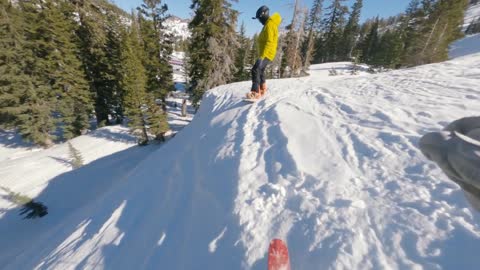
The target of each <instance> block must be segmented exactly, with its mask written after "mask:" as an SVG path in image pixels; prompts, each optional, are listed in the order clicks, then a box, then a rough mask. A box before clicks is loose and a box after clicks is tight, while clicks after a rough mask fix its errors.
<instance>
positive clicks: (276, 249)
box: [268, 239, 290, 270]
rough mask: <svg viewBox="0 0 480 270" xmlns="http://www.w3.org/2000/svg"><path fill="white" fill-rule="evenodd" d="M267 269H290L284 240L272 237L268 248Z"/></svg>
mask: <svg viewBox="0 0 480 270" xmlns="http://www.w3.org/2000/svg"><path fill="white" fill-rule="evenodd" d="M268 270H290V258H289V257H288V248H287V245H286V244H285V242H283V241H282V240H280V239H273V240H272V241H271V242H270V246H269V248H268Z"/></svg>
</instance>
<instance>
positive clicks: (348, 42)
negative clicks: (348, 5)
mask: <svg viewBox="0 0 480 270" xmlns="http://www.w3.org/2000/svg"><path fill="white" fill-rule="evenodd" d="M362 7H363V0H357V1H356V2H355V4H353V6H352V12H351V13H350V17H349V19H348V22H347V25H346V26H345V30H344V31H343V36H342V39H341V42H340V48H341V51H340V55H341V57H342V59H343V60H350V59H351V57H352V52H353V49H354V47H355V44H356V42H357V40H358V35H359V31H360V25H359V21H360V13H361V11H362Z"/></svg>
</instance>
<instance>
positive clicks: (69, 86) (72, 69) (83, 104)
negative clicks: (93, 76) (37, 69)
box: [44, 2, 93, 139]
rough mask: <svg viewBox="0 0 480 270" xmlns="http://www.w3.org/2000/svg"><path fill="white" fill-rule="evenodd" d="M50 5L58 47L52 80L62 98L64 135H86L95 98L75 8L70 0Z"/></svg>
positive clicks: (53, 30) (49, 10)
mask: <svg viewBox="0 0 480 270" xmlns="http://www.w3.org/2000/svg"><path fill="white" fill-rule="evenodd" d="M47 3H49V2H47ZM47 7H48V8H45V9H44V12H48V14H46V16H45V17H46V18H48V17H50V19H46V20H45V23H46V24H48V25H49V27H50V28H51V29H52V33H53V36H52V39H53V40H54V42H53V44H54V46H55V48H56V50H54V53H51V55H50V56H49V58H50V59H49V61H52V62H54V63H55V65H54V66H52V68H53V69H52V70H51V77H50V78H49V79H50V81H51V82H52V90H54V91H55V92H56V96H57V99H58V103H57V110H58V113H59V114H60V117H59V119H58V121H59V122H61V123H62V129H63V137H64V138H65V139H70V138H73V137H75V136H78V135H81V134H83V133H84V132H85V130H86V129H87V128H88V127H89V118H90V113H91V112H92V111H93V106H92V100H91V95H90V92H89V87H88V83H87V81H86V79H85V73H84V71H83V69H82V63H81V61H80V60H79V44H78V42H79V41H78V40H77V39H76V37H75V36H74V35H73V33H74V30H75V26H76V24H75V21H74V19H73V17H72V16H73V11H74V10H73V7H72V6H71V5H70V4H69V3H68V2H60V3H57V4H56V5H55V4H53V2H52V3H49V4H48V5H47Z"/></svg>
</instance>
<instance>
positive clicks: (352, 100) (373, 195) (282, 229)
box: [0, 54, 480, 270]
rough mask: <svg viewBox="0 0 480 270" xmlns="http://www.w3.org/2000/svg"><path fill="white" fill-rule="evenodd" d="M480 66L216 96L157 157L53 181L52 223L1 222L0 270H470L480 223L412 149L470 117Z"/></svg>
mask: <svg viewBox="0 0 480 270" xmlns="http://www.w3.org/2000/svg"><path fill="white" fill-rule="evenodd" d="M479 61H480V54H474V55H470V56H468V57H462V58H457V59H454V60H451V61H449V62H445V63H440V64H434V65H427V66H423V67H417V68H412V69H408V70H403V71H394V72H389V73H385V74H378V75H362V76H338V77H329V76H327V75H326V74H328V70H329V69H330V66H329V65H320V66H314V67H313V69H312V70H311V74H312V75H311V76H310V77H306V78H299V79H284V80H272V81H269V87H270V89H269V93H268V94H267V97H266V99H264V100H262V101H259V102H258V103H256V104H253V105H252V104H245V103H243V102H242V101H241V98H242V96H243V95H244V93H245V90H246V89H248V87H249V85H248V82H244V83H237V84H232V85H227V86H223V87H219V88H216V89H213V90H211V91H209V93H208V94H207V95H206V97H205V99H204V101H203V102H202V107H201V109H200V111H199V112H198V114H197V115H196V116H195V119H194V121H193V122H192V123H191V124H190V125H189V126H187V127H186V128H185V129H184V130H183V131H182V132H180V133H179V134H178V135H177V136H176V137H175V138H173V139H172V140H171V141H170V142H169V143H167V144H166V145H164V146H163V147H161V148H160V149H158V150H157V151H155V152H153V153H150V154H148V155H147V154H145V153H136V154H135V153H133V154H131V153H124V154H121V153H120V154H118V155H117V154H115V155H113V156H111V157H105V158H103V159H101V160H99V161H96V162H93V163H91V164H89V165H86V166H84V167H82V168H80V169H78V170H76V171H72V172H68V173H65V174H63V175H60V176H58V177H56V178H55V179H53V180H51V181H49V182H48V185H47V186H46V187H45V188H43V191H42V192H41V193H40V195H39V196H38V198H37V199H38V200H39V201H41V202H43V203H45V204H46V205H47V206H48V207H49V211H50V213H49V214H48V215H47V216H46V217H44V218H42V219H38V220H33V221H30V220H28V221H25V220H22V219H21V218H20V217H19V216H18V212H17V211H16V210H15V209H13V210H11V209H10V210H8V209H6V210H5V211H6V213H5V214H4V215H3V217H2V218H1V219H0V235H2V237H1V239H0V265H2V268H3V269H32V268H39V269H74V268H80V269H102V268H103V269H262V270H263V269H266V251H267V245H268V243H269V240H270V239H272V238H274V237H279V238H282V239H285V240H286V241H287V242H288V245H289V248H290V254H291V262H292V267H293V269H302V270H303V269H305V270H308V269H478V265H479V264H480V258H479V257H478V255H477V253H478V252H477V250H478V249H479V248H480V215H479V214H477V213H475V212H473V211H472V210H470V209H469V207H468V204H467V202H466V201H465V199H464V197H463V193H462V192H461V190H460V189H459V187H458V186H457V185H455V184H453V183H452V182H450V181H449V180H447V178H446V177H445V176H444V175H443V174H442V172H441V171H440V170H439V169H438V168H437V167H436V166H435V165H434V164H431V163H430V162H427V161H426V159H425V158H424V157H423V156H422V154H421V153H420V151H419V149H418V147H417V142H418V139H419V137H420V136H421V135H423V134H425V133H426V132H428V131H433V130H438V129H441V128H442V127H443V126H444V125H445V124H446V123H448V122H450V121H452V120H455V119H457V118H460V117H464V116H469V115H475V114H478V113H479V105H478V104H479V102H480V90H479V88H478V85H480V66H479V65H478V63H479ZM136 149H141V148H136ZM139 154H143V158H144V159H143V161H142V162H141V163H140V164H138V165H136V164H135V166H132V163H131V162H129V160H128V159H129V158H130V157H131V158H133V159H136V158H137V159H138V158H139V157H138V155H139ZM119 155H120V156H119ZM130 155H133V156H130ZM19 181H20V180H19Z"/></svg>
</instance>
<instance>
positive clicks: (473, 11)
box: [463, 3, 480, 30]
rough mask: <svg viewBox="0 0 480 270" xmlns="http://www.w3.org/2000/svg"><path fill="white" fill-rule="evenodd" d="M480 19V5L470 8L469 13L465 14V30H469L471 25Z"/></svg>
mask: <svg viewBox="0 0 480 270" xmlns="http://www.w3.org/2000/svg"><path fill="white" fill-rule="evenodd" d="M478 18H480V3H477V4H475V5H471V6H469V7H468V9H467V11H466V12H465V20H464V24H463V29H464V30H465V29H467V27H468V26H469V25H470V23H471V22H472V21H474V20H476V19H478Z"/></svg>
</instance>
